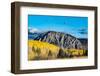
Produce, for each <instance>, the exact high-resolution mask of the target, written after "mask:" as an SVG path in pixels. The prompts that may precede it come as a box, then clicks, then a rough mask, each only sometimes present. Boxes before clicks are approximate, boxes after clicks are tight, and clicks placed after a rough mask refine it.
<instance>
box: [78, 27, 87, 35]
mask: <svg viewBox="0 0 100 76" xmlns="http://www.w3.org/2000/svg"><path fill="white" fill-rule="evenodd" d="M78 33H80V34H88V33H87V29H86V28H82V29H78Z"/></svg>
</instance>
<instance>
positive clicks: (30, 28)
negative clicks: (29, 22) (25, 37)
mask: <svg viewBox="0 0 100 76" xmlns="http://www.w3.org/2000/svg"><path fill="white" fill-rule="evenodd" d="M28 30H29V32H31V33H35V32H39V30H38V29H37V28H32V27H29V28H28Z"/></svg>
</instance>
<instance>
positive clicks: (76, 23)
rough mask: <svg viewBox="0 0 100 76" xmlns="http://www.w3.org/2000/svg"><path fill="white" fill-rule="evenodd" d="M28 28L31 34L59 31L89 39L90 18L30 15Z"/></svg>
mask: <svg viewBox="0 0 100 76" xmlns="http://www.w3.org/2000/svg"><path fill="white" fill-rule="evenodd" d="M28 28H29V29H31V32H35V31H37V32H38V31H39V32H45V31H57V32H64V33H67V34H71V35H72V36H75V37H77V38H87V37H88V17H79V16H78V17H77V16H53V15H51V16H50V15H28Z"/></svg>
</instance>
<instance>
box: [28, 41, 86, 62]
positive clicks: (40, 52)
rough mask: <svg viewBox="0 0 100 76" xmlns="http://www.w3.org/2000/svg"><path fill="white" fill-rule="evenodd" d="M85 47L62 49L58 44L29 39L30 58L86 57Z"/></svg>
mask: <svg viewBox="0 0 100 76" xmlns="http://www.w3.org/2000/svg"><path fill="white" fill-rule="evenodd" d="M86 54H87V51H86V50H83V49H62V48H60V47H59V46H57V45H54V44H50V43H48V42H42V41H38V40H28V60H50V59H61V58H63V59H65V58H81V57H86Z"/></svg>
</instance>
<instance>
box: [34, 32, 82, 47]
mask: <svg viewBox="0 0 100 76" xmlns="http://www.w3.org/2000/svg"><path fill="white" fill-rule="evenodd" d="M34 40H39V41H44V42H48V43H50V44H54V45H57V46H59V47H60V48H62V49H82V48H83V46H82V43H81V42H80V41H79V40H78V39H77V38H76V37H74V36H72V35H70V34H65V33H62V32H55V31H48V32H44V33H41V34H40V35H39V36H38V37H36V38H35V39H34Z"/></svg>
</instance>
